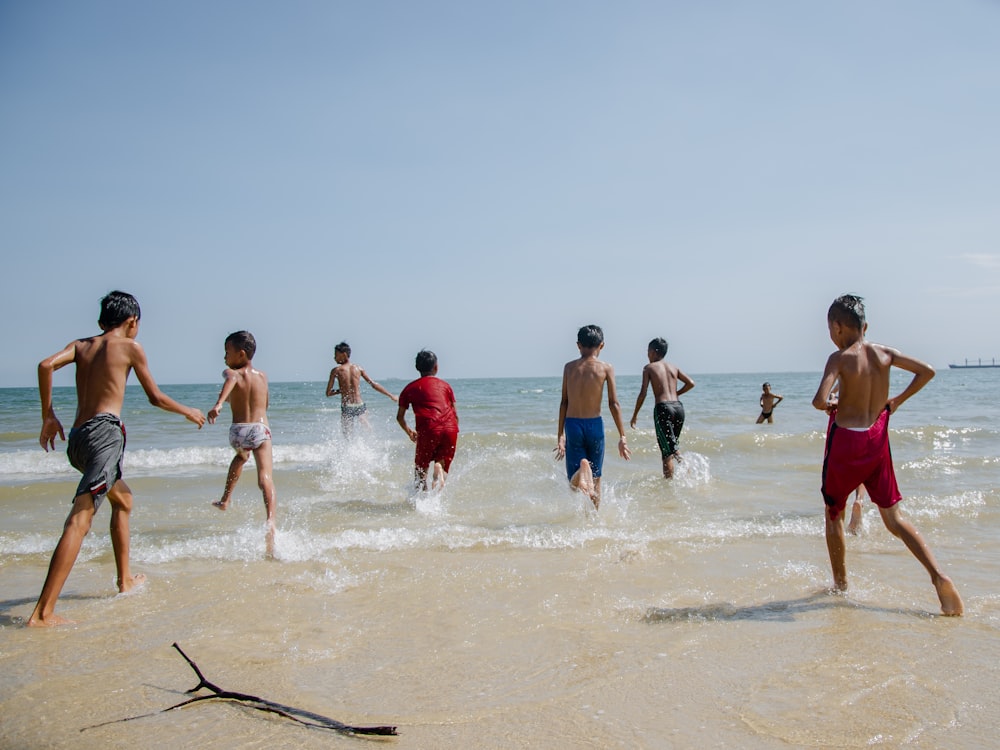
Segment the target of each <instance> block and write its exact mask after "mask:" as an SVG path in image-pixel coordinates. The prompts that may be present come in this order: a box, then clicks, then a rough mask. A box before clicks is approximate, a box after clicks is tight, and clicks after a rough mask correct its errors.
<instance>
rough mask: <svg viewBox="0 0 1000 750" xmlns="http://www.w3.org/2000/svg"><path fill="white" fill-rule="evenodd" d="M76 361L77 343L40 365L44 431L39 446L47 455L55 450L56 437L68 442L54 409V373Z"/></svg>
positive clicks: (46, 359)
mask: <svg viewBox="0 0 1000 750" xmlns="http://www.w3.org/2000/svg"><path fill="white" fill-rule="evenodd" d="M75 360H76V342H75V341H74V342H73V343H72V344H67V345H66V346H65V348H63V349H62V350H61V351H58V352H56V353H55V354H53V355H52V356H51V357H46V358H45V359H43V360H42V361H41V362H39V363H38V395H39V397H40V398H41V401H42V431H41V433H40V434H39V436H38V442H39V444H40V445H41V446H42V447H43V448H44V449H45V452H46V453H47V452H48V451H49V450H50V449H51V450H55V447H56V435H58V436H59V439H60V440H66V435H65V433H64V432H63V426H62V423H61V422H60V421H59V418H58V417H57V416H56V412H55V409H54V408H53V407H52V373H53V372H55V371H56V370H58V369H59V368H61V367H65V366H66V365H68V364H69V363H70V362H73V361H75Z"/></svg>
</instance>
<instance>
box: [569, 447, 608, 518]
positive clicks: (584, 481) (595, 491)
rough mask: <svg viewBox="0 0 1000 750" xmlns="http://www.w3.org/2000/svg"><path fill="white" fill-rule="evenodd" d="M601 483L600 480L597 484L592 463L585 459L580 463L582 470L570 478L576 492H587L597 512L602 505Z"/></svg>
mask: <svg viewBox="0 0 1000 750" xmlns="http://www.w3.org/2000/svg"><path fill="white" fill-rule="evenodd" d="M600 481H601V480H600V479H599V478H598V480H597V482H595V481H594V471H593V469H591V468H590V461H588V460H587V459H583V460H581V461H580V468H579V469H577V470H576V473H574V474H573V476H572V477H570V480H569V486H570V487H572V488H573V489H574V490H579V491H580V492H586V493H587V495H588V496H590V501H591V502H592V503H593V504H594V509H595V510H596V509H597V508H599V507H600V505H601V491H600V487H601V485H600Z"/></svg>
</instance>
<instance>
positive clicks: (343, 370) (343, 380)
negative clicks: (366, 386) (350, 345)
mask: <svg viewBox="0 0 1000 750" xmlns="http://www.w3.org/2000/svg"><path fill="white" fill-rule="evenodd" d="M361 373H362V369H361V366H360V365H356V364H354V363H352V362H347V363H346V364H342V365H337V366H336V367H334V368H333V372H331V373H330V376H331V378H330V379H331V380H333V379H336V381H337V385H338V386H339V388H340V398H341V400H342V401H343V402H344V403H345V404H355V403H360V402H361Z"/></svg>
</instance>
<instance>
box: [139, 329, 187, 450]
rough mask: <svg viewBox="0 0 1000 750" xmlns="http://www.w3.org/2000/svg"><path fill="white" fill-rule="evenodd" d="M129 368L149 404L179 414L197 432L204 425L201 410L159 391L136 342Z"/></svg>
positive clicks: (141, 350) (144, 356)
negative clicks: (192, 425)
mask: <svg viewBox="0 0 1000 750" xmlns="http://www.w3.org/2000/svg"><path fill="white" fill-rule="evenodd" d="M131 366H132V371H133V372H134V373H135V376H136V378H137V379H138V380H139V384H140V385H141V386H142V390H144V391H145V392H146V398H148V399H149V403H151V404H152V405H153V406H155V407H157V408H159V409H163V410H164V411H170V412H173V413H174V414H180V415H181V416H182V417H184V418H185V419H186V420H188V421H189V422H194V423H195V424H196V425H198V429H199V430H200V429H201V426H202V425H203V424H205V415H204V414H202V413H201V409H193V408H191V407H190V406H185V405H184V404H181V403H178V402H177V401H174V400H173V399H172V398H170V396H168V395H167V394H165V393H164V392H163V391H161V390H160V388H159V386H157V385H156V381H155V380H154V379H153V374H152V373H151V372H150V371H149V363H148V362H147V361H146V352H145V351H144V350H143V348H142V345H141V344H140V343H139V342H138V341H137V342H135V345H134V346H133V347H132V361H131Z"/></svg>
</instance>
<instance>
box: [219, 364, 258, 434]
mask: <svg viewBox="0 0 1000 750" xmlns="http://www.w3.org/2000/svg"><path fill="white" fill-rule="evenodd" d="M223 374H224V375H225V376H226V380H225V382H224V383H223V384H222V390H221V391H219V398H218V399H217V400H216V402H215V406H213V407H212V408H211V409H209V410H208V423H209V424H215V420H216V419H218V418H219V412H221V411H222V405H223V404H224V403H226V401H228V400H229V394H231V393H232V392H233V388H235V387H236V373H235V372H233V371H232V370H228V369H227V370H226V371H225V373H223ZM268 396H270V394H268ZM265 408H266V407H265Z"/></svg>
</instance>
